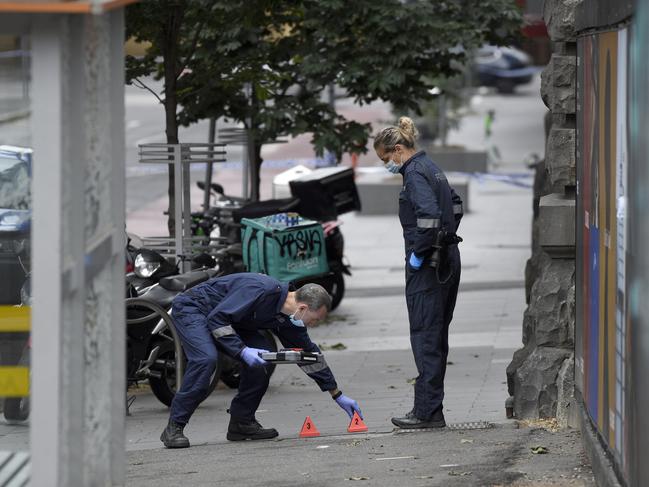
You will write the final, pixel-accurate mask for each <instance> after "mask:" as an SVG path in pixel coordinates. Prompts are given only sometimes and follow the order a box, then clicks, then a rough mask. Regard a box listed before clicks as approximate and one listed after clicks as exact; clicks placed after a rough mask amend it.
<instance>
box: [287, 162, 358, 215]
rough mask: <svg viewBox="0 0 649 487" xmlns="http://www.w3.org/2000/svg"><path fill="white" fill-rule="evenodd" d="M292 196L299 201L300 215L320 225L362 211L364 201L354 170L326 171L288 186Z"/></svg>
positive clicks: (310, 174)
mask: <svg viewBox="0 0 649 487" xmlns="http://www.w3.org/2000/svg"><path fill="white" fill-rule="evenodd" d="M289 185H290V187H291V193H292V194H293V196H295V197H297V198H300V210H299V211H300V215H302V216H304V217H307V218H311V219H313V220H318V221H327V220H335V219H336V218H337V217H338V215H342V214H343V213H348V212H350V211H360V209H361V200H360V198H359V197H358V190H357V189H356V183H355V182H354V170H353V169H352V168H351V167H323V168H321V169H316V170H314V171H312V172H311V173H309V174H307V175H305V176H302V177H300V178H298V179H295V180H293V181H290V182H289Z"/></svg>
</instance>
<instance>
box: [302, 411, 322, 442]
mask: <svg viewBox="0 0 649 487" xmlns="http://www.w3.org/2000/svg"><path fill="white" fill-rule="evenodd" d="M314 436H320V432H319V431H318V428H316V427H315V424H313V421H311V416H307V417H306V419H305V420H304V424H303V425H302V429H301V430H300V438H312V437H314Z"/></svg>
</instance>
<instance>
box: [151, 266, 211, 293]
mask: <svg viewBox="0 0 649 487" xmlns="http://www.w3.org/2000/svg"><path fill="white" fill-rule="evenodd" d="M210 277H213V276H212V275H211V273H207V272H205V271H194V272H186V273H185V274H178V275H177V276H169V277H163V278H162V279H160V286H162V287H163V288H164V289H166V290H168V291H174V292H177V293H180V292H183V291H186V290H187V289H189V288H191V287H194V286H195V285H196V284H200V283H201V282H203V281H207V280H208V279H209V278H210Z"/></svg>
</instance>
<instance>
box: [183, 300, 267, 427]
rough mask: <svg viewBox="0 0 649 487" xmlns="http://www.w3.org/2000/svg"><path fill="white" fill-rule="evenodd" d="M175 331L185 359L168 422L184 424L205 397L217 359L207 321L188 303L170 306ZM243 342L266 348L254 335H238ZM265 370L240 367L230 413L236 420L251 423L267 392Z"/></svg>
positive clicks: (241, 332)
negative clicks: (236, 389) (236, 390)
mask: <svg viewBox="0 0 649 487" xmlns="http://www.w3.org/2000/svg"><path fill="white" fill-rule="evenodd" d="M173 319H174V323H175V325H176V331H177V333H178V336H179V338H180V341H181V343H182V346H183V350H184V352H185V356H186V357H187V364H186V368H185V375H184V376H183V380H182V384H181V387H180V390H179V391H178V392H176V395H175V396H174V399H173V401H172V403H171V414H170V418H171V419H172V420H174V421H176V422H178V423H181V424H186V423H187V422H188V421H189V418H190V417H191V416H192V414H193V413H194V411H195V410H196V408H197V407H198V405H199V404H200V403H201V402H202V401H203V400H204V399H205V398H206V397H207V395H208V392H209V385H210V382H211V380H212V376H213V374H214V371H215V369H216V364H217V361H218V358H219V355H218V354H219V353H222V352H220V351H219V350H217V347H216V342H215V341H214V338H213V336H212V334H211V333H210V330H209V328H208V327H207V319H206V315H205V313H203V312H202V311H201V310H200V309H199V308H198V307H197V306H196V305H195V304H193V303H192V302H191V301H189V300H184V299H180V300H179V299H176V300H175V301H174V304H173ZM238 334H239V336H240V337H241V339H242V340H243V342H244V343H245V344H246V345H247V346H249V347H254V348H267V347H268V344H267V341H266V339H265V338H264V337H263V335H261V334H260V333H259V332H258V331H248V330H243V331H240V332H239V333H238ZM268 381H269V372H268V370H267V367H254V368H252V367H248V366H247V365H246V364H244V363H241V375H240V384H239V392H238V394H237V395H236V396H235V397H234V399H233V400H232V403H231V406H230V413H231V414H232V416H235V417H236V418H239V419H244V420H252V419H254V417H255V411H256V410H257V408H258V407H259V403H260V402H261V399H262V398H263V397H264V394H265V393H266V390H267V389H268Z"/></svg>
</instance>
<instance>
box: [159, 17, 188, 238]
mask: <svg viewBox="0 0 649 487" xmlns="http://www.w3.org/2000/svg"><path fill="white" fill-rule="evenodd" d="M184 14H185V9H184V7H182V6H180V5H178V6H176V7H175V8H174V9H173V10H170V12H169V17H168V18H167V25H166V26H165V35H164V39H165V40H164V45H163V51H162V56H163V63H164V80H165V85H164V86H165V122H166V127H165V133H166V135H167V144H178V118H177V117H176V111H177V109H178V97H177V95H176V80H177V72H176V70H177V66H178V65H179V59H178V58H179V52H178V51H179V40H180V26H181V24H182V21H183V16H184ZM170 159H171V157H170ZM168 169H169V177H168V184H169V186H168V188H167V194H168V195H169V207H168V218H167V228H168V230H169V235H170V236H173V235H174V231H175V227H176V221H175V218H174V215H175V204H176V197H175V192H174V185H175V181H176V178H175V176H174V167H173V164H169V166H168Z"/></svg>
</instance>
